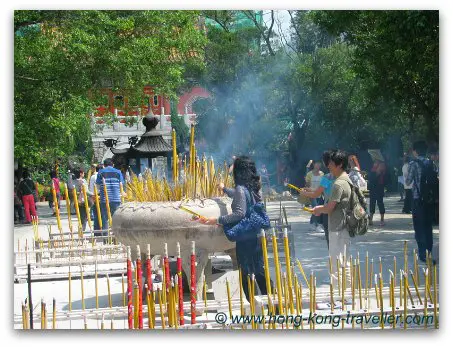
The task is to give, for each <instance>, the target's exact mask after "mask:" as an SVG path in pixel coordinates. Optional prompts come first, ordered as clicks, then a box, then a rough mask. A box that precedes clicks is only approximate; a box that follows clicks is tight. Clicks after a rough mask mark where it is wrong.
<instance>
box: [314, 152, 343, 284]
mask: <svg viewBox="0 0 453 347" xmlns="http://www.w3.org/2000/svg"><path fill="white" fill-rule="evenodd" d="M347 167H348V156H347V155H346V153H345V152H343V151H342V150H334V151H332V153H331V156H330V161H329V165H328V169H329V171H330V173H331V174H332V175H333V176H334V178H335V180H334V181H333V183H332V187H331V194H330V197H329V202H328V203H327V204H326V205H320V206H316V207H315V208H314V209H313V214H314V215H315V216H319V215H321V214H322V213H325V214H327V215H328V228H329V255H330V257H331V259H332V263H335V262H336V259H337V257H339V260H340V264H341V265H344V266H345V270H346V280H347V283H349V281H350V271H349V266H350V264H349V254H348V253H349V247H350V244H351V238H350V236H349V232H348V230H347V228H346V227H345V215H346V212H347V210H348V207H349V204H350V197H351V192H352V190H351V186H352V182H351V180H350V179H349V176H348V174H347V173H346V168H347ZM344 256H345V260H346V263H344V259H343V257H344ZM341 276H342V275H341Z"/></svg>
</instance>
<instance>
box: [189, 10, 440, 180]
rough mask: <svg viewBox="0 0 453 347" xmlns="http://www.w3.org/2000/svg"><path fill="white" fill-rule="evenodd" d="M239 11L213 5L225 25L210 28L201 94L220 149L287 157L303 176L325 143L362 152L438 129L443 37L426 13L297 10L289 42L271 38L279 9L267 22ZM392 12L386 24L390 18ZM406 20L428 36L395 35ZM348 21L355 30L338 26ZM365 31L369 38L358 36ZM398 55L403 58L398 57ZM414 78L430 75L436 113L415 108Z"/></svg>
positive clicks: (428, 100) (428, 88) (209, 134)
mask: <svg viewBox="0 0 453 347" xmlns="http://www.w3.org/2000/svg"><path fill="white" fill-rule="evenodd" d="M235 12H238V11H209V13H208V15H209V17H210V18H211V19H212V20H213V21H214V23H217V25H215V26H208V44H207V47H206V59H207V64H206V70H205V71H204V75H202V82H203V83H204V84H205V86H206V88H207V89H208V90H210V91H212V93H213V98H212V99H210V100H204V101H200V102H199V103H198V106H199V110H197V111H198V112H197V113H200V118H199V127H198V130H199V132H200V134H201V135H202V136H203V137H204V138H205V139H206V140H207V142H208V143H210V144H211V149H212V150H213V151H218V152H220V153H222V154H225V155H226V156H229V155H231V154H238V153H247V154H252V155H255V157H259V156H263V153H264V154H267V155H268V156H269V155H270V156H272V153H273V156H280V157H285V158H287V160H288V162H287V164H288V166H289V167H290V168H291V172H290V173H289V174H290V176H291V179H292V180H293V181H295V182H297V181H300V178H301V177H302V175H303V172H304V167H305V164H306V161H308V159H313V158H318V157H320V155H321V153H322V151H323V150H325V149H327V148H332V147H340V148H344V149H346V150H349V151H352V152H358V151H359V150H366V149H368V148H380V147H381V148H382V147H385V145H386V143H387V142H388V140H389V138H391V137H395V138H399V139H401V138H402V137H403V138H404V137H405V136H406V138H407V137H408V135H409V134H411V135H412V136H416V135H417V134H416V132H414V130H416V129H418V130H420V131H419V133H418V135H419V134H420V132H422V131H424V130H426V132H425V134H427V133H430V131H433V130H432V129H434V133H436V130H435V129H436V127H435V126H434V127H433V128H432V129H431V130H429V126H428V120H434V122H432V123H431V125H433V124H435V120H436V116H435V115H436V106H435V105H436V102H437V99H436V98H437V94H438V90H437V89H436V88H437V87H436V86H435V87H433V86H434V84H435V82H436V73H435V70H436V64H437V63H438V61H437V56H436V54H435V52H436V49H438V46H437V45H438V43H437V41H436V40H435V35H434V36H429V35H428V33H432V32H435V31H436V30H437V29H436V28H437V26H436V25H437V24H436V21H435V20H427V19H426V18H425V20H422V19H420V17H417V16H418V14H417V13H415V14H414V13H413V12H411V11H409V12H408V11H394V12H398V13H397V14H389V13H387V12H385V11H375V12H372V13H371V12H370V13H368V14H367V16H368V17H366V16H365V15H364V16H365V17H366V21H365V19H363V23H362V22H360V21H359V22H353V21H351V20H350V18H355V16H358V15H359V16H360V14H358V13H355V12H354V11H353V12H352V13H349V14H348V13H346V12H345V11H330V12H329V11H289V13H290V18H291V29H292V35H291V39H290V41H289V42H283V40H282V41H280V43H279V42H277V41H278V40H277V41H276V40H274V41H272V42H269V44H268V42H266V40H265V38H266V37H267V38H274V39H275V37H276V34H275V33H274V35H268V34H269V33H270V32H271V31H272V30H271V27H270V26H272V25H273V24H272V23H273V17H272V21H270V24H269V26H267V27H266V24H263V25H262V24H260V23H257V22H253V21H252V25H249V26H248V27H244V26H241V27H235V26H234V25H233V24H234V20H233V19H234V18H235V17H237V14H236V13H235ZM239 12H240V11H239ZM245 12H248V11H245ZM245 15H246V16H247V15H248V13H246V14H245ZM392 15H393V17H392ZM414 16H415V17H414ZM406 17H407V18H406ZM405 18H406V19H405ZM414 18H418V19H419V20H421V21H422V22H423V23H424V24H423V25H424V26H429V27H430V29H426V28H425V27H424V26H423V27H424V28H425V29H424V33H425V34H422V32H421V31H420V30H419V29H417V20H415V19H414ZM392 20H393V24H392V25H391V26H389V28H386V27H385V25H384V23H385V24H388V23H389V22H391V21H392ZM329 21H330V22H329ZM400 22H401V23H403V24H401V25H402V28H403V29H398V30H400V31H401V30H409V28H410V30H409V31H411V33H412V34H410V35H413V34H414V33H416V34H417V35H421V36H423V37H421V36H419V37H417V38H414V37H412V38H411V37H410V35H409V34H408V35H409V36H407V35H406V36H405V37H404V40H403V38H402V37H400V38H399V39H397V33H398V31H397V29H396V28H397V27H398V25H399V24H398V23H400ZM395 23H396V24H395ZM349 24H350V25H349ZM348 25H349V26H348ZM342 26H344V27H346V28H348V29H349V30H350V32H351V34H349V32H346V31H344V30H334V29H335V28H337V27H342ZM384 29H385V30H384ZM357 32H360V34H361V35H362V36H360V35H356V36H354V35H355V34H356V33H357ZM399 33H400V32H399ZM263 35H264V36H263ZM267 35H268V36H267ZM350 35H352V36H353V38H351V37H350ZM388 35H390V36H391V37H387V36H388ZM257 37H259V38H260V42H261V46H260V45H259V44H256V42H257ZM398 40H400V41H401V40H403V41H404V44H402V43H398V42H399V41H398ZM410 40H412V41H410ZM431 40H432V41H431ZM409 41H410V42H409ZM414 42H416V43H418V44H421V43H422V42H423V43H424V44H425V45H426V46H429V47H426V50H427V52H428V53H429V54H428V53H427V54H425V52H422V53H421V54H420V55H418V53H417V50H416V49H415V47H412V45H413V44H414ZM269 45H270V46H271V47H269ZM263 46H264V47H263ZM436 47H437V48H436ZM403 48H404V49H403ZM411 50H412V52H410V51H411ZM432 53H434V55H433V56H431V54H432ZM398 56H399V57H400V59H403V57H404V60H402V61H400V62H393V60H395V59H397V58H396V57H398ZM409 57H411V58H410V59H409ZM392 59H393V60H392ZM378 62H380V63H379V64H381V65H379V64H378ZM388 64H391V65H392V66H390V67H388V66H387V65H388ZM420 65H422V67H421V66H420ZM384 69H387V70H386V71H383V70H384ZM430 73H432V74H433V75H432V78H431V79H430V80H428V75H429V74H430ZM399 74H400V75H401V76H399ZM408 76H412V77H411V78H413V77H414V76H417V83H415V84H418V81H419V78H421V77H420V76H424V77H423V78H424V82H423V83H422V84H423V85H424V87H423V91H422V90H420V93H419V94H418V96H417V97H418V98H419V99H421V98H424V100H425V101H424V105H425V106H426V107H425V110H426V109H427V107H430V105H434V107H433V108H432V110H431V111H430V112H428V113H422V111H421V108H422V107H421V106H417V105H418V104H417V102H416V96H415V92H414V90H413V89H412V90H411V89H410V88H409V84H408V83H409V81H412V82H413V81H414V79H412V80H411V78H409V77H408ZM412 84H414V83H412ZM428 96H429V97H428ZM417 112H418V113H417ZM431 116H432V117H431ZM285 153H287V154H288V155H286V154H285Z"/></svg>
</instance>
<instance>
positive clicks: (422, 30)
mask: <svg viewBox="0 0 453 347" xmlns="http://www.w3.org/2000/svg"><path fill="white" fill-rule="evenodd" d="M314 17H315V18H316V21H317V23H319V24H320V25H321V26H322V27H323V28H325V29H327V30H328V31H329V32H331V33H333V34H335V35H338V36H341V38H342V39H343V40H344V41H345V42H347V43H348V44H350V45H353V46H354V69H355V71H356V72H357V73H358V74H359V75H360V76H363V77H366V78H371V79H372V80H373V82H374V83H372V84H370V88H369V89H368V90H367V93H368V95H369V97H370V98H371V99H382V98H384V99H385V101H386V102H390V103H396V104H397V105H398V106H399V110H400V113H402V114H403V118H404V119H402V121H403V122H404V123H405V125H406V127H405V128H406V130H407V131H408V132H410V133H411V135H412V136H417V135H421V134H423V135H424V136H425V137H426V138H427V139H429V140H438V136H439V135H438V132H439V127H438V122H439V11H412V10H408V11H315V14H314ZM393 118H395V117H393ZM400 121H401V119H400Z"/></svg>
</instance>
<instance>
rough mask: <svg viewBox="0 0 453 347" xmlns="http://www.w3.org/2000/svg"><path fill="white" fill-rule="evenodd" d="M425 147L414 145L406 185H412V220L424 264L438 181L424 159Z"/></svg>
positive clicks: (431, 246) (424, 145) (418, 143)
mask: <svg viewBox="0 0 453 347" xmlns="http://www.w3.org/2000/svg"><path fill="white" fill-rule="evenodd" d="M427 149H428V148H427V145H426V143H425V142H424V141H417V142H415V143H414V145H413V148H412V152H413V155H414V160H413V161H411V162H410V164H409V169H408V174H407V178H406V182H405V184H406V185H411V184H412V196H413V201H412V220H413V223H414V231H415V241H416V242H417V246H418V257H419V259H420V260H421V261H422V262H426V251H428V252H429V253H431V252H432V248H433V216H434V211H435V204H436V202H438V200H439V179H438V177H437V172H436V170H435V166H434V164H433V162H432V161H431V160H429V159H428V158H426V152H427Z"/></svg>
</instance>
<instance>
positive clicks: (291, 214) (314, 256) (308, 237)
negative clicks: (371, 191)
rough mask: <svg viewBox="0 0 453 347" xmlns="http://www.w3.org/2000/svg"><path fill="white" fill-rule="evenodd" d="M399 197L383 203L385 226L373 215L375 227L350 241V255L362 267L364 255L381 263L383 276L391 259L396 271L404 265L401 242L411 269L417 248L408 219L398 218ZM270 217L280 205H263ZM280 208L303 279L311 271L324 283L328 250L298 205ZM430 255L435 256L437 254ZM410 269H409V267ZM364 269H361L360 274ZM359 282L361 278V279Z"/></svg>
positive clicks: (436, 238) (390, 266)
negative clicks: (287, 225) (288, 227)
mask: <svg viewBox="0 0 453 347" xmlns="http://www.w3.org/2000/svg"><path fill="white" fill-rule="evenodd" d="M398 200H399V196H398V197H397V196H390V197H386V198H385V199H384V204H385V208H386V215H385V218H386V221H385V222H386V223H385V226H383V227H380V226H378V225H377V224H379V223H377V221H378V220H379V218H380V215H375V216H374V219H375V223H374V225H373V226H372V227H371V228H370V231H369V232H368V233H367V234H366V235H364V236H360V237H356V238H354V239H352V244H351V253H352V255H353V257H357V252H359V253H360V260H361V264H362V267H363V266H364V265H363V262H364V261H365V254H366V252H368V256H369V261H370V262H371V259H374V264H375V266H376V264H377V263H378V261H379V257H381V259H382V265H383V270H384V274H388V271H387V270H386V269H393V257H394V256H396V260H397V268H398V269H400V268H402V267H403V264H404V258H403V253H404V241H405V240H407V241H408V242H407V245H408V253H409V264H410V265H411V266H412V262H413V260H412V259H413V256H412V251H413V250H414V249H416V248H417V243H416V242H415V239H414V230H413V225H412V215H410V214H402V213H401V210H402V207H403V203H402V202H399V201H398ZM267 206H268V211H269V214H270V216H271V217H278V215H279V213H280V203H279V202H272V203H270V204H268V205H267ZM282 206H285V207H286V211H287V216H288V222H289V223H290V224H291V229H292V231H293V233H294V247H295V256H296V258H297V259H299V260H300V262H301V263H302V265H303V267H304V271H305V272H306V274H307V276H308V274H309V272H310V271H314V273H315V275H316V277H317V279H318V282H317V283H318V284H319V283H321V284H326V283H328V280H329V276H328V268H327V264H328V256H329V254H328V250H327V242H326V240H325V236H324V233H319V232H316V231H312V230H311V228H310V224H309V220H310V214H309V213H307V212H303V211H301V208H300V205H299V203H297V202H296V201H282ZM438 242H439V229H438V227H435V229H434V244H435V245H436V247H435V248H436V249H437V248H438V247H437V245H438ZM433 253H434V254H435V257H436V258H437V256H436V253H437V251H436V250H434V251H433ZM411 266H410V267H411ZM375 269H376V267H375ZM363 271H364V268H362V272H363ZM362 278H363V277H362ZM384 280H385V282H386V283H387V282H388V276H387V275H384Z"/></svg>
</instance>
